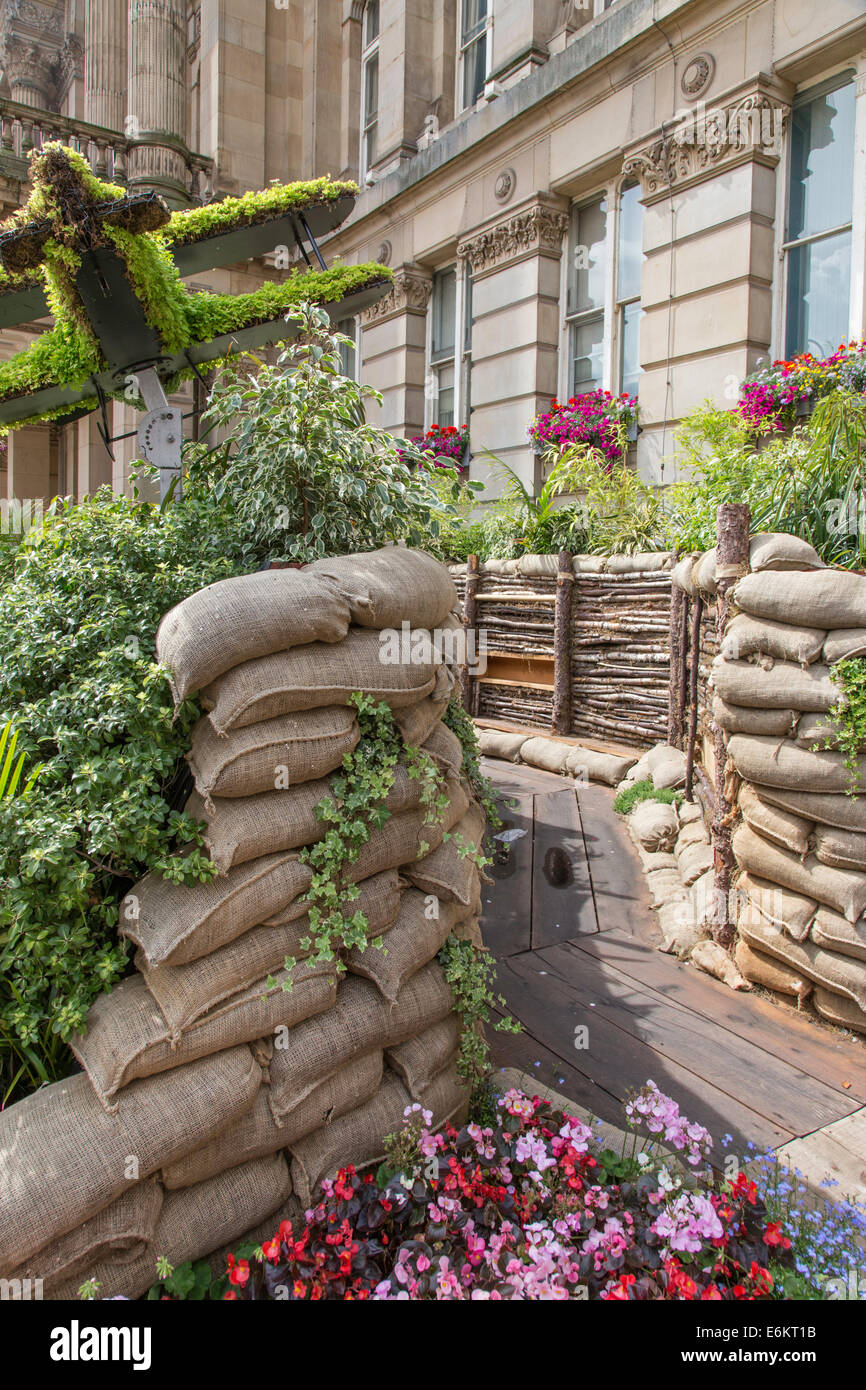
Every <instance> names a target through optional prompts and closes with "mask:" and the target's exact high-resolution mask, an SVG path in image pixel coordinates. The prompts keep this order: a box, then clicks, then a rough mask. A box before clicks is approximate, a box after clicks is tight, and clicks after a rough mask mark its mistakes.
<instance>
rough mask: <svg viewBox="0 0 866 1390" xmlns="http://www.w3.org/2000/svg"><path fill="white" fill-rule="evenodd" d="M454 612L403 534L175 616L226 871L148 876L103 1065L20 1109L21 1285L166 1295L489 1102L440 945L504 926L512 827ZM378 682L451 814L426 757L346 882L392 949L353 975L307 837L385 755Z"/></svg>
mask: <svg viewBox="0 0 866 1390" xmlns="http://www.w3.org/2000/svg"><path fill="white" fill-rule="evenodd" d="M453 605H454V586H453V583H452V581H451V579H450V577H449V575H448V573H447V571H446V570H445V568H444V567H443V566H441V565H439V564H438V563H437V562H436V561H434V560H432V559H431V558H430V557H429V556H426V555H424V554H423V553H420V552H414V551H408V550H404V549H402V548H389V549H387V550H384V551H377V552H373V553H372V554H369V555H358V556H349V557H344V558H340V559H335V560H330V561H319V562H317V563H316V564H314V565H310V566H307V567H306V568H305V569H303V570H293V569H286V570H270V571H266V572H261V573H258V574H253V575H248V576H245V577H242V578H237V579H231V580H225V581H222V582H220V583H218V584H215V585H212V586H210V587H209V588H208V589H205V590H201V591H200V592H198V593H196V594H194V595H193V596H192V597H191V598H189V599H187V600H185V602H183V603H181V604H180V605H178V607H177V608H175V609H173V610H172V611H171V612H170V613H169V614H168V615H167V616H166V618H165V619H164V620H163V623H162V625H161V627H160V630H159V633H158V637H157V652H158V656H159V659H160V661H161V663H162V664H163V665H165V666H166V667H167V668H168V669H169V671H170V672H171V682H172V688H173V691H174V695H175V700H176V702H177V703H178V704H179V703H180V702H181V701H183V700H186V699H187V698H189V697H190V696H192V695H194V694H199V695H200V699H201V703H202V705H203V706H204V708H205V709H207V710H208V714H206V715H205V716H204V717H203V718H202V719H201V720H200V721H199V723H198V724H197V725H196V726H195V728H194V730H193V734H192V740H191V743H192V746H191V751H190V753H189V754H188V760H189V763H190V767H191V770H192V774H193V777H194V780H195V791H194V792H193V794H192V796H191V797H190V800H189V803H188V807H187V809H188V811H189V812H190V813H191V814H192V815H193V816H194V817H195V818H196V819H200V820H203V821H204V822H205V824H206V831H205V842H206V845H207V846H208V849H209V852H210V856H211V859H212V860H213V863H214V865H215V866H216V870H217V873H216V876H215V877H213V878H210V879H208V880H207V881H205V882H203V883H195V884H190V885H186V884H183V883H177V882H172V881H170V880H168V879H166V878H164V877H162V876H161V875H160V874H157V873H150V874H148V875H146V876H145V878H144V879H142V880H141V881H140V882H139V883H138V884H136V885H135V887H134V888H133V889H132V890H131V892H130V893H129V894H128V895H127V897H126V898H125V899H124V900H123V902H122V903H121V907H120V920H119V926H118V930H119V933H120V935H121V936H123V937H125V938H127V939H128V940H130V941H131V942H132V943H133V944H134V945H135V947H136V954H135V965H136V973H135V974H133V975H131V976H130V977H129V978H127V979H126V980H124V981H123V982H122V983H121V984H119V985H117V986H116V987H115V988H114V989H113V990H112V991H111V993H109V994H105V995H102V996H100V997H99V999H98V1000H97V1001H96V1003H95V1004H94V1005H93V1007H92V1009H91V1011H90V1014H89V1016H88V1024H87V1029H86V1030H85V1031H84V1032H83V1033H82V1034H81V1035H78V1036H76V1037H75V1038H74V1039H73V1042H72V1047H73V1051H74V1053H75V1055H76V1057H77V1058H78V1060H79V1062H80V1063H81V1065H82V1067H83V1068H84V1074H82V1075H77V1076H75V1077H73V1078H72V1079H71V1080H70V1081H68V1082H62V1083H59V1084H58V1085H56V1086H52V1087H48V1088H46V1089H44V1090H42V1091H40V1092H38V1093H37V1094H36V1095H35V1096H31V1097H29V1098H28V1099H27V1100H26V1101H23V1102H21V1103H20V1104H18V1105H15V1106H12V1107H11V1108H10V1109H9V1110H7V1111H5V1112H4V1113H3V1114H2V1115H0V1209H2V1213H3V1214H2V1216H0V1276H4V1275H6V1276H13V1277H23V1271H26V1273H27V1275H28V1276H29V1277H34V1278H43V1280H44V1281H45V1285H44V1292H45V1295H46V1296H48V1297H74V1295H75V1289H76V1288H77V1287H78V1286H79V1285H80V1283H81V1282H82V1280H83V1279H85V1278H88V1277H95V1278H97V1279H98V1280H99V1282H100V1284H101V1285H102V1291H103V1295H104V1296H109V1295H112V1294H115V1293H123V1294H126V1295H128V1296H136V1295H139V1294H141V1293H143V1292H144V1291H145V1290H146V1289H147V1288H148V1287H149V1286H150V1285H151V1284H152V1283H153V1282H154V1278H155V1262H156V1258H157V1256H159V1255H165V1256H166V1257H167V1258H169V1259H170V1260H171V1262H172V1263H173V1264H178V1263H182V1262H184V1261H186V1260H190V1259H197V1258H199V1257H201V1256H205V1255H207V1254H209V1253H210V1252H212V1251H214V1250H216V1249H217V1248H218V1247H221V1246H224V1245H225V1244H226V1243H227V1242H231V1241H232V1240H235V1239H237V1238H239V1237H240V1236H242V1234H243V1233H245V1232H247V1231H249V1230H250V1229H252V1228H255V1227H257V1226H258V1225H260V1224H261V1223H262V1222H263V1221H266V1220H267V1219H268V1218H269V1217H270V1215H271V1214H272V1213H276V1212H278V1211H280V1210H284V1209H285V1208H286V1203H287V1201H288V1200H289V1198H290V1196H291V1194H292V1193H293V1191H294V1194H295V1198H296V1199H298V1200H299V1201H300V1202H301V1203H302V1204H303V1205H308V1204H309V1203H310V1201H311V1199H312V1196H313V1193H314V1191H315V1189H316V1186H317V1185H318V1183H319V1181H320V1180H321V1179H322V1178H323V1177H326V1176H328V1175H329V1174H332V1173H333V1172H335V1171H336V1170H337V1168H338V1167H340V1166H342V1165H343V1164H346V1163H354V1164H356V1166H362V1165H364V1164H367V1163H371V1162H374V1161H376V1160H377V1159H379V1158H381V1156H382V1155H383V1152H384V1139H385V1136H387V1135H388V1134H390V1133H393V1132H394V1131H396V1130H398V1129H399V1128H400V1124H401V1120H402V1116H403V1112H404V1109H405V1108H406V1106H408V1105H409V1104H411V1103H412V1102H413V1101H415V1100H418V1101H421V1102H423V1103H424V1105H425V1106H426V1107H427V1108H429V1109H430V1110H431V1111H432V1112H433V1119H434V1124H441V1123H443V1122H445V1121H446V1120H447V1119H449V1118H451V1117H452V1116H455V1115H457V1114H458V1113H459V1112H460V1111H461V1110H462V1109H463V1107H464V1105H465V1100H466V1096H465V1092H464V1089H463V1087H462V1085H461V1083H460V1081H459V1078H458V1075H457V1071H456V1057H457V1051H458V1045H459V1039H458V1020H457V1018H456V1016H455V1013H454V1006H453V999H452V995H451V991H450V988H449V986H448V985H447V983H446V980H445V977H444V973H443V971H442V969H441V967H440V966H439V964H438V963H437V962H436V960H435V959H434V958H435V956H436V955H437V953H438V952H439V950H440V949H441V947H442V946H443V945H444V944H445V941H446V939H447V938H448V936H449V935H450V934H451V933H452V932H454V933H457V934H459V935H462V936H468V937H469V938H470V939H472V940H474V941H476V942H477V943H478V942H480V936H479V932H478V917H479V915H480V881H479V872H478V868H477V866H476V854H477V851H478V849H479V847H480V843H481V839H482V836H483V832H484V816H483V812H482V811H481V808H480V806H479V805H478V803H477V802H476V801H475V800H474V799H473V797H472V795H471V792H470V789H469V785H468V783H467V782H466V781H465V779H464V778H463V776H462V748H461V745H460V742H459V740H458V739H457V738H456V736H455V735H454V734H453V733H452V732H451V731H450V730H449V729H448V728H447V727H446V725H445V724H444V723H443V722H442V716H443V714H444V712H445V708H446V705H447V702H448V698H449V695H450V690H451V686H452V683H453V680H452V675H451V673H450V671H449V669H448V663H447V661H446V659H445V655H444V653H443V649H442V644H441V642H440V641H439V638H440V637H441V630H442V627H443V625H445V624H447V623H448V622H449V621H450V618H449V615H450V614H451V610H452V608H453ZM404 624H405V628H404ZM400 638H404V639H405V640H404V641H402V643H401V641H400V640H399V639H400ZM425 638H426V640H425ZM395 641H396V646H395ZM358 690H360V691H362V692H363V693H365V694H368V695H372V696H375V697H376V698H377V699H379V700H384V701H385V702H387V703H388V704H389V706H390V707H391V709H392V710H393V713H394V718H395V722H396V723H397V725H398V726H399V728H400V731H401V733H402V736H403V739H404V742H405V743H406V744H407V745H410V746H413V747H416V746H421V747H423V748H424V749H425V750H426V752H427V753H428V754H429V756H430V758H431V759H432V760H433V761H434V763H435V764H436V766H437V767H438V769H439V771H440V774H441V779H440V785H441V787H442V788H443V789H444V791H443V798H444V804H445V810H444V813H442V814H440V815H438V816H437V817H436V818H434V820H433V821H432V823H428V819H427V817H428V813H427V811H426V810H425V808H424V806H422V804H421V782H420V780H419V779H418V778H417V777H414V778H413V777H411V776H410V775H409V769H408V767H407V766H405V765H403V764H402V763H401V764H399V765H398V768H397V772H396V777H395V781H394V786H393V788H392V790H391V792H390V794H389V796H388V799H387V803H386V806H387V810H388V811H389V812H390V814H389V816H388V817H387V818H386V819H385V820H384V821H383V823H382V824H381V826H378V827H377V826H376V824H375V822H374V823H373V825H372V826H371V829H370V837H369V840H368V842H367V843H366V844H365V845H364V846H363V848H362V850H361V852H360V855H359V856H358V858H357V859H356V861H355V862H354V863H352V864H351V865H350V866H349V868H348V870H347V873H346V879H347V885H348V884H351V885H353V886H354V885H357V896H356V897H354V898H352V899H351V900H350V899H349V897H348V894H347V895H346V898H345V900H344V901H345V913H346V916H347V917H351V916H353V915H354V914H355V913H357V912H359V911H360V912H362V913H363V914H364V917H365V918H366V920H367V923H368V926H369V935H370V938H371V939H372V938H373V937H378V936H382V937H384V943H383V946H382V947H381V948H379V949H377V948H375V947H373V946H372V945H370V946H368V947H366V948H365V949H361V948H360V947H354V948H352V949H351V950H347V949H343V950H342V952H341V955H342V961H341V964H342V965H344V966H345V967H346V971H347V972H348V973H345V974H343V973H340V972H338V970H337V968H336V962H324V963H323V962H318V963H316V962H315V961H314V960H313V959H312V950H311V937H312V936H313V935H314V931H313V930H312V928H311V922H310V917H309V910H308V907H309V905H308V903H307V902H306V901H305V895H306V894H307V892H308V890H309V889H310V886H311V882H312V871H311V869H310V867H309V866H308V865H307V864H306V863H305V862H304V857H303V853H302V851H303V850H304V848H305V847H307V846H309V845H311V844H313V843H314V842H316V841H317V840H319V839H320V838H321V837H322V836H323V835H324V833H325V830H326V828H327V827H326V823H324V822H322V821H321V820H319V819H318V818H317V816H316V807H317V806H318V805H319V803H321V802H322V800H323V799H324V798H325V797H326V796H328V795H329V794H330V793H331V792H332V787H331V776H332V775H333V774H334V773H335V772H336V771H337V770H338V769H339V768H340V765H341V763H342V761H343V759H344V757H345V756H346V755H347V754H348V753H351V751H352V750H353V749H354V747H355V746H356V744H357V743H358V739H359V736H360V734H359V726H358V719H357V714H356V710H355V707H354V705H352V704H351V703H350V699H351V695H352V693H353V692H354V691H358ZM441 804H443V803H440V806H441ZM419 854H420V855H421V857H419ZM287 958H291V959H290V961H289V962H288V964H287Z"/></svg>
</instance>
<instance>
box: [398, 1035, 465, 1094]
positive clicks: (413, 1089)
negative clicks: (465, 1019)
mask: <svg viewBox="0 0 866 1390" xmlns="http://www.w3.org/2000/svg"><path fill="white" fill-rule="evenodd" d="M459 1045H460V1022H459V1020H458V1018H457V1015H456V1014H449V1015H448V1017H447V1018H443V1019H441V1020H440V1022H439V1023H434V1024H433V1026H432V1028H425V1029H424V1032H423V1033H419V1034H418V1035H417V1037H414V1038H410V1039H409V1041H408V1042H404V1043H400V1045H399V1047H389V1049H388V1051H387V1053H386V1057H387V1059H388V1065H389V1066H390V1067H391V1069H392V1071H395V1072H396V1073H397V1075H398V1076H399V1077H400V1080H401V1081H402V1082H403V1084H404V1086H405V1087H406V1089H407V1090H408V1092H409V1094H410V1096H411V1097H412V1099H413V1100H418V1099H419V1098H420V1096H421V1095H422V1094H423V1092H424V1091H425V1089H426V1088H427V1087H428V1086H429V1085H430V1083H431V1082H432V1081H433V1079H434V1077H436V1076H438V1075H439V1073H440V1072H441V1071H444V1069H445V1068H446V1067H447V1066H448V1065H449V1064H450V1063H451V1062H452V1061H453V1059H454V1056H455V1054H456V1052H457V1049H458V1047H459Z"/></svg>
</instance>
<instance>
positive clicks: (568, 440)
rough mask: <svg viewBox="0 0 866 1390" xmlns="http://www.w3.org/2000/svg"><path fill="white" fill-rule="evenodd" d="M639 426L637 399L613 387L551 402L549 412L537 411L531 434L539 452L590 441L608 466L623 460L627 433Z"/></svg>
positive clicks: (561, 448)
mask: <svg viewBox="0 0 866 1390" xmlns="http://www.w3.org/2000/svg"><path fill="white" fill-rule="evenodd" d="M636 426H637V399H636V398H635V397H634V396H629V395H627V394H626V393H625V392H624V393H623V394H622V395H621V396H612V395H611V394H610V392H609V391H601V390H598V391H588V392H586V394H585V395H582V396H572V397H571V398H570V399H569V400H568V401H566V402H564V403H560V402H559V401H557V400H553V401H551V402H550V410H549V411H547V413H546V414H542V415H537V416H536V418H535V419H534V420H533V422H532V424H531V425H530V426H529V430H528V431H527V435H528V438H529V441H530V443H531V444H532V446H533V448H534V449H535V451H536V453H543V452H545V451H546V450H548V449H550V448H553V449H557V450H560V451H561V450H563V449H565V448H567V447H568V446H569V445H570V444H590V445H591V446H592V447H593V448H594V449H597V450H598V451H599V453H600V454H601V455H602V456H603V458H604V459H605V461H606V463H607V465H608V467H609V468H610V467H612V466H613V464H615V463H618V462H620V460H621V459H622V456H623V454H624V453H625V446H626V441H627V437H628V435H629V434H632V433H633V432H634V430H635V428H636Z"/></svg>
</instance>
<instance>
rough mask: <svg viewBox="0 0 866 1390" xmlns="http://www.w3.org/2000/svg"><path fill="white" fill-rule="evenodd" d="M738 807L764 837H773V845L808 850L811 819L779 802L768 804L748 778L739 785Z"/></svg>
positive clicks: (811, 826) (802, 850)
mask: <svg viewBox="0 0 866 1390" xmlns="http://www.w3.org/2000/svg"><path fill="white" fill-rule="evenodd" d="M739 807H740V810H741V812H742V813H743V819H744V820H745V821H746V822H747V824H749V825H750V826H751V827H752V829H753V830H757V832H758V834H759V835H763V837H764V839H765V840H772V842H773V844H774V845H780V846H781V847H782V849H790V850H793V851H794V853H795V854H799V855H804V854H805V853H806V851H807V850H808V848H809V836H810V835H811V833H812V830H813V828H814V824H813V822H812V821H808V820H806V819H804V817H803V816H795V815H793V814H792V813H791V812H790V811H783V810H782V809H781V807H779V806H772V805H767V803H766V802H764V801H762V800H761V799H760V797H759V796H758V794H757V792H756V791H755V789H754V787H751V786H749V784H748V783H747V782H744V783H743V785H742V786H741V787H740V794H739Z"/></svg>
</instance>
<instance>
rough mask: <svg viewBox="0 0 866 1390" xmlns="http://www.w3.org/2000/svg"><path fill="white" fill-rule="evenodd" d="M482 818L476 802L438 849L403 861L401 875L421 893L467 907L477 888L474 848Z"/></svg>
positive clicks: (479, 839)
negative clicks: (414, 860) (413, 861)
mask: <svg viewBox="0 0 866 1390" xmlns="http://www.w3.org/2000/svg"><path fill="white" fill-rule="evenodd" d="M485 825H486V819H485V815H484V812H483V810H482V809H481V807H480V806H479V805H478V802H477V801H473V802H472V803H471V804H470V806H469V809H468V811H467V812H466V814H465V816H463V818H462V820H459V821H458V822H457V824H456V825H455V826H454V829H453V830H451V831H449V832H448V838H447V839H446V840H445V842H444V844H441V845H440V846H439V847H438V849H435V850H433V851H432V852H431V853H430V854H426V855H424V857H423V858H422V859H419V860H418V861H417V862H416V863H414V864H406V865H405V866H404V868H403V874H404V877H405V878H407V879H408V880H409V882H410V883H411V884H413V886H414V887H415V888H419V889H420V890H421V892H422V893H431V894H433V895H434V896H435V897H437V898H438V899H439V900H440V901H441V902H444V903H459V904H460V906H461V907H468V906H469V904H470V903H471V902H472V900H473V898H474V897H475V895H476V893H477V891H478V869H477V867H476V863H477V855H478V851H479V850H480V848H481V842H482V840H483V838H484V828H485Z"/></svg>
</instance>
